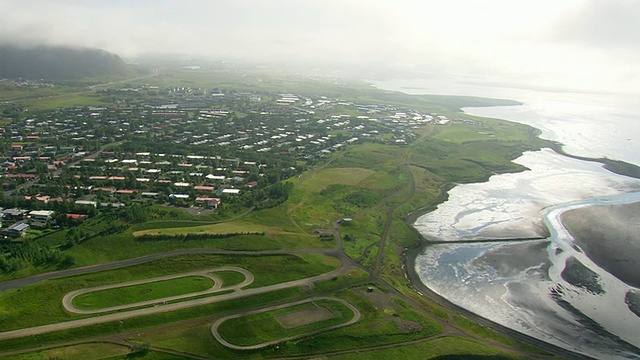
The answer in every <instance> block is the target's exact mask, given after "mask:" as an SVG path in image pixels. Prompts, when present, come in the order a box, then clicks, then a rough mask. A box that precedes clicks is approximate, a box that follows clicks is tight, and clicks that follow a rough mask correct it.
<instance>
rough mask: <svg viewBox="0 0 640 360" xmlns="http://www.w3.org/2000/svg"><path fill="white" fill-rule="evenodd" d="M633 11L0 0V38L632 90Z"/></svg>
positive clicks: (130, 52) (572, 6)
mask: <svg viewBox="0 0 640 360" xmlns="http://www.w3.org/2000/svg"><path fill="white" fill-rule="evenodd" d="M639 16H640V3H639V2H636V1H632V0H615V1H605V0H596V1H587V0H562V1H549V0H543V1H499V0H488V1H473V0H454V1H435V0H430V1H388V0H373V1H371V0H352V1H348V2H345V1H337V0H323V1H319V0H311V1H295V0H269V1H257V0H235V1H215V2H211V1H203V0H191V1H177V0H165V1H136V2H129V1H107V2H101V1H83V2H78V1H12V0H0V42H2V43H12V44H19V45H22V46H36V45H42V44H45V45H65V46H82V47H93V48H100V49H104V50H107V51H110V52H114V53H116V54H118V55H120V56H122V57H124V58H130V59H135V58H136V57H139V56H145V55H174V56H175V55H180V56H193V57H199V58H210V59H226V60H231V61H246V62H254V63H278V64H289V65H295V66H309V67H315V66H322V67H328V68H329V67H334V68H339V69H347V70H348V69H354V68H357V69H358V71H359V72H361V73H365V74H380V76H382V75H384V76H393V75H395V76H399V74H405V75H406V74H407V72H408V73H410V74H412V75H411V76H424V77H429V76H434V77H449V78H463V79H467V80H469V81H475V82H487V83H496V82H498V83H503V84H507V85H509V84H511V85H517V86H519V87H523V86H525V87H532V88H534V87H537V88H540V87H545V88H552V89H562V90H569V91H590V92H613V93H637V91H638V90H637V89H640V76H639V74H638V71H639V70H638V68H637V66H636V65H635V64H636V63H637V61H638V60H640V50H638V47H637V43H638V40H640V26H639V25H638V24H637V21H636V19H638V17H639Z"/></svg>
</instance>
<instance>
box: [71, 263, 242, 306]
mask: <svg viewBox="0 0 640 360" xmlns="http://www.w3.org/2000/svg"><path fill="white" fill-rule="evenodd" d="M216 271H235V272H239V273H241V274H242V275H244V277H245V279H244V281H242V282H241V283H239V284H236V285H233V286H228V287H224V288H223V287H222V285H224V284H222V280H221V279H220V278H219V277H218V276H216V275H214V274H211V273H212V272H216ZM187 276H204V277H208V278H210V279H211V280H213V282H214V285H213V287H211V288H210V289H207V290H204V291H198V292H194V293H189V294H182V295H176V296H170V297H165V298H161V299H153V300H148V301H141V302H137V303H132V304H124V305H118V306H112V307H108V308H102V309H93V310H82V309H78V308H77V307H75V306H74V305H73V299H74V298H75V297H76V296H79V295H82V294H86V293H90V292H93V291H100V290H107V289H114V288H121V287H126V286H133V285H139V284H147V283H152V282H157V281H163V280H171V279H177V278H182V277H187ZM253 280H254V277H253V274H252V273H251V272H249V271H247V270H245V269H242V268H238V267H231V266H227V267H220V268H215V269H208V270H199V271H192V272H188V273H182V274H173V275H167V276H159V277H155V278H150V279H141V280H133V281H127V282H122V283H117V284H109V285H102V286H95V287H90V288H85V289H79V290H75V291H72V292H70V293H68V294H67V295H65V296H64V297H63V298H62V306H64V308H65V310H67V311H69V312H71V313H75V314H99V313H105V312H111V311H117V310H125V309H130V308H134V307H140V306H148V305H155V304H163V303H167V302H172V301H176V300H180V299H185V298H190V297H194V296H200V295H206V294H215V293H219V292H223V291H229V290H233V291H239V290H241V289H242V288H243V287H245V286H248V285H249V284H251V283H252V282H253Z"/></svg>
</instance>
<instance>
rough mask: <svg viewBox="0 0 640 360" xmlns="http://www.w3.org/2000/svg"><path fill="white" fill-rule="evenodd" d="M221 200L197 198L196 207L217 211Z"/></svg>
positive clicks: (205, 197)
mask: <svg viewBox="0 0 640 360" xmlns="http://www.w3.org/2000/svg"><path fill="white" fill-rule="evenodd" d="M221 202H222V200H220V199H218V198H212V197H208V196H199V197H197V198H196V205H198V206H205V207H207V208H210V209H217V208H218V205H219V204H220V203H221Z"/></svg>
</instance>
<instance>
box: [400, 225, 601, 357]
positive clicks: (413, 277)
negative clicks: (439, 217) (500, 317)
mask: <svg viewBox="0 0 640 360" xmlns="http://www.w3.org/2000/svg"><path fill="white" fill-rule="evenodd" d="M409 225H411V224H410V223H409ZM416 232H417V230H416ZM420 238H421V242H420V243H419V244H418V245H416V246H414V247H412V248H407V249H405V251H404V252H403V254H402V257H403V259H404V261H405V276H406V278H407V279H408V280H409V283H410V285H411V287H412V288H413V289H414V291H416V292H417V293H418V294H420V295H422V296H424V297H426V298H429V299H430V300H432V301H434V302H435V303H436V304H438V305H439V306H441V307H444V308H446V309H449V310H453V311H455V312H457V313H459V314H462V315H463V316H464V317H466V318H468V319H471V320H473V321H475V322H477V323H479V324H480V325H482V326H485V327H488V328H490V329H492V330H494V331H496V332H498V333H501V334H505V335H507V336H508V337H511V338H514V339H516V340H518V341H522V342H525V343H527V344H531V345H533V346H536V347H538V348H540V349H543V350H545V351H548V352H551V353H553V354H556V355H560V356H564V357H567V358H571V359H595V358H593V357H590V356H587V355H584V354H580V353H576V352H573V351H571V350H567V349H565V348H562V347H559V346H556V345H553V344H551V343H548V342H546V341H543V340H540V339H537V338H534V337H532V336H529V335H526V334H524V333H521V332H519V331H517V330H514V329H511V328H508V327H506V326H503V325H500V324H498V323H496V322H494V321H491V320H489V319H487V318H485V317H482V316H480V315H477V314H476V313H474V312H472V311H469V310H467V309H465V308H463V307H460V306H458V305H456V304H454V303H452V302H451V301H449V300H448V299H446V298H444V297H442V296H440V295H438V294H437V293H435V292H434V291H432V290H431V289H429V287H427V286H426V285H425V284H424V283H422V281H421V280H420V276H419V275H418V273H417V272H416V268H415V264H416V258H417V257H418V256H419V255H420V254H421V253H422V252H423V251H424V250H425V249H426V248H427V247H429V246H430V241H428V240H426V239H424V237H422V235H420Z"/></svg>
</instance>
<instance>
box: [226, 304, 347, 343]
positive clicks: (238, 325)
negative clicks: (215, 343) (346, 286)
mask: <svg viewBox="0 0 640 360" xmlns="http://www.w3.org/2000/svg"><path fill="white" fill-rule="evenodd" d="M319 311H328V312H329V313H330V314H331V317H330V318H328V319H323V320H318V321H313V322H311V323H310V324H305V325H300V326H292V327H286V326H284V325H283V324H282V323H281V322H280V321H278V320H277V319H278V318H279V317H282V316H286V315H294V316H295V315H297V314H295V313H298V312H300V313H301V315H300V316H301V317H313V316H314V315H313V314H314V313H318V312H319ZM354 316H355V314H354V313H353V311H352V310H351V309H349V308H348V307H347V306H346V305H344V304H342V303H341V302H338V301H335V300H328V299H321V300H314V301H309V302H305V303H302V304H298V305H292V306H288V307H285V308H281V309H278V310H269V311H264V312H260V313H254V314H252V315H247V316H241V317H235V318H231V319H228V320H225V321H224V322H223V323H222V324H220V326H219V327H218V333H219V334H220V335H221V336H222V338H223V339H225V340H226V341H228V342H230V343H231V344H234V345H239V346H251V345H258V344H262V343H266V342H271V341H276V340H279V339H284V338H288V337H295V336H300V335H303V334H305V333H308V332H312V331H318V330H322V329H324V328H328V327H330V326H336V325H339V324H342V323H345V322H347V321H349V320H351V319H352V318H353V317H354Z"/></svg>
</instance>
